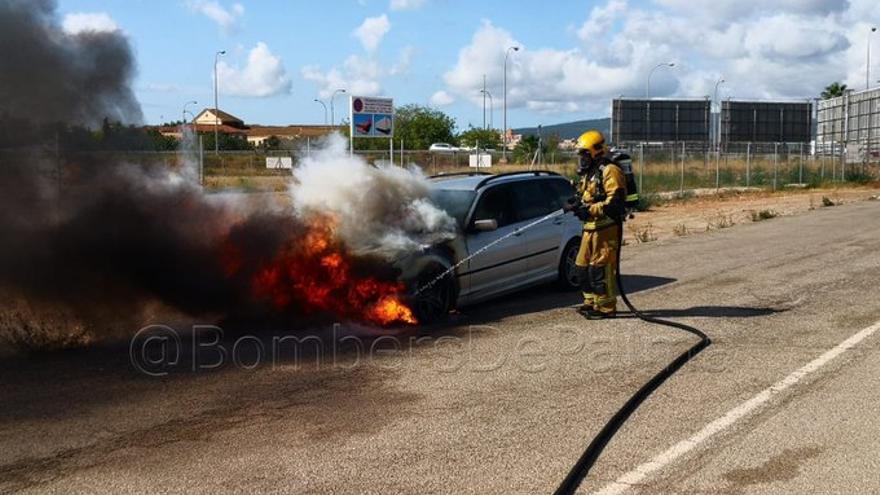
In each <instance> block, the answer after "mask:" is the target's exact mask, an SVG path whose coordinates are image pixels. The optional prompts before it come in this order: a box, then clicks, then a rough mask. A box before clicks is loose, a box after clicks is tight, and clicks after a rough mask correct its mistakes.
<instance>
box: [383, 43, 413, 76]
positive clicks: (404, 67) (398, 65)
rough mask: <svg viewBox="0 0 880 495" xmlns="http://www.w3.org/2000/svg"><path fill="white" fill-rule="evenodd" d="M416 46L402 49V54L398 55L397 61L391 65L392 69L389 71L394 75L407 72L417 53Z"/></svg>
mask: <svg viewBox="0 0 880 495" xmlns="http://www.w3.org/2000/svg"><path fill="white" fill-rule="evenodd" d="M415 51H416V50H415V48H413V47H412V46H409V45H407V46H405V47H403V49H402V50H400V55H398V57H397V62H395V63H394V65H392V66H391V69H390V70H389V71H388V73H389V74H391V75H392V76H395V75H398V74H406V72H407V71H408V70H409V66H410V65H411V64H412V59H413V56H414V55H415Z"/></svg>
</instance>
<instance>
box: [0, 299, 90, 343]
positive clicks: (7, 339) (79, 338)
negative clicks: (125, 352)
mask: <svg viewBox="0 0 880 495" xmlns="http://www.w3.org/2000/svg"><path fill="white" fill-rule="evenodd" d="M93 341H94V338H93V336H92V333H91V332H90V331H89V329H88V328H87V325H85V324H84V323H83V322H82V321H81V320H80V319H79V318H77V317H76V316H75V315H74V314H73V313H72V312H70V311H66V310H64V309H59V308H53V307H46V306H44V305H36V304H33V303H29V302H26V301H23V300H20V299H7V300H6V301H5V302H4V305H3V307H2V308H0V347H3V346H6V347H9V348H11V349H12V350H14V351H18V352H34V351H52V350H57V349H67V348H73V347H84V346H87V345H89V344H91V343H92V342H93Z"/></svg>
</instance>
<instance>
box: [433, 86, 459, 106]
mask: <svg viewBox="0 0 880 495" xmlns="http://www.w3.org/2000/svg"><path fill="white" fill-rule="evenodd" d="M454 102H455V97H454V96H452V95H451V94H449V93H447V92H446V91H443V90H442V89H441V90H440V91H437V92H436V93H434V94H433V95H431V105H434V106H438V107H443V106H446V105H451V104H452V103H454Z"/></svg>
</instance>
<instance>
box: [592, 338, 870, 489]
mask: <svg viewBox="0 0 880 495" xmlns="http://www.w3.org/2000/svg"><path fill="white" fill-rule="evenodd" d="M877 330H880V322H877V323H875V324H873V325H871V326H870V327H868V328H865V329H864V330H861V331H860V332H858V333H856V334H855V335H853V336H852V337H850V338H848V339H846V340H844V341H843V342H841V343H840V344H838V345H837V346H835V347H834V348H832V349H830V350H828V351H827V352H825V354H822V355H821V356H819V357H817V358H816V359H814V360H812V361H810V362H809V363H807V364H806V365H804V366H803V367H802V368H800V369H798V370H796V371H794V372H792V373H791V374H790V375H788V376H786V377H785V378H783V379H782V380H780V381H778V382H776V383H775V384H773V385H771V386H770V387H768V388H766V389H764V390H762V391H761V392H760V393H758V395H756V396H754V397H752V398H751V399H749V400H747V401H745V402H743V403H742V404H740V405H738V406H736V407H735V408H733V409H731V410H730V411H728V412H727V414H725V415H724V416H722V417H720V418H718V419H716V420H715V421H712V422H711V423H709V424H708V425H706V426H705V427H704V428H703V429H702V430H700V431H698V432H697V433H696V434H695V435H693V436H692V437H690V438H688V439H686V440H682V441H681V442H678V443H677V444H675V445H673V446H672V447H670V448H669V449H667V450H666V451H665V452H662V453H661V454H659V455H657V456H656V457H654V458H653V459H651V460H649V461H647V462H645V463H644V464H641V465H639V466H637V467H636V468H635V469H633V470H632V471H630V472H628V473H626V474H624V475H622V476H621V477H619V478H617V481H614V482H612V483H609V484H608V485H606V486H605V487H604V488H602V489H601V490H599V491H598V492H595V493H596V494H597V495H616V494H620V493H623V492H625V491H626V490H628V489H630V488H632V487H633V485H637V484H639V483H641V482H642V481H644V480H645V479H646V478H648V477H649V476H651V474H653V473H654V472H656V471H659V470H661V469H663V468H664V467H666V466H668V465H669V464H672V463H673V462H675V461H676V460H677V459H678V458H679V457H681V456H683V455H685V454H687V453H688V452H690V451H691V450H693V449H695V448H696V447H697V446H698V445H700V444H701V443H703V442H705V441H706V440H708V439H710V438H712V436H713V435H715V434H716V433H719V432H722V431H724V430H726V429H727V428H729V427H730V426H732V425H733V424H734V423H736V422H737V421H739V420H740V419H742V418H743V417H745V416H747V415H748V414H750V413H752V412H754V411H755V410H757V409H758V408H760V407H761V406H763V405H765V404H767V402H769V401H770V399H772V398H773V396H774V395H776V394H779V393H781V392H783V391H785V390H786V389H788V388H789V387H791V386H793V385H795V384H796V383H798V382H799V381H801V380H802V379H803V378H804V377H805V376H807V375H809V374H810V373H813V372H814V371H816V370H818V369H819V368H821V367H822V366H825V365H826V364H828V362H830V361H831V360H832V359H834V358H836V357H837V356H839V355H841V354H843V353H844V352H846V351H848V350H850V349H852V348H853V347H854V346H855V345H856V344H858V343H859V342H861V341H863V340H865V339H866V338H868V337H870V336H871V335H872V334H873V333H874V332H876V331H877Z"/></svg>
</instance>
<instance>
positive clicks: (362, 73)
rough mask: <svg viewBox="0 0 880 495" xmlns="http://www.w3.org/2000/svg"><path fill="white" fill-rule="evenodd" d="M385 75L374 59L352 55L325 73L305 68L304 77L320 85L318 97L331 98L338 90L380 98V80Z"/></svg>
mask: <svg viewBox="0 0 880 495" xmlns="http://www.w3.org/2000/svg"><path fill="white" fill-rule="evenodd" d="M384 75H385V71H384V70H383V68H382V66H381V65H379V63H378V62H377V61H375V60H373V59H370V58H366V57H361V56H358V55H351V56H349V57H348V58H347V59H345V62H344V63H343V64H342V67H334V68H332V69H330V70H328V71H327V72H323V71H322V70H321V69H320V68H319V67H316V66H313V65H310V66H306V67H303V69H302V76H303V78H304V79H306V80H307V81H312V82H314V83H316V84H317V85H318V96H319V97H321V98H329V97H330V96H331V95H332V94H333V92H334V91H336V90H337V89H345V90H346V91H348V93H349V94H353V95H361V96H378V95H381V94H382V84H381V82H380V79H381V78H382V77H383V76H384Z"/></svg>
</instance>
